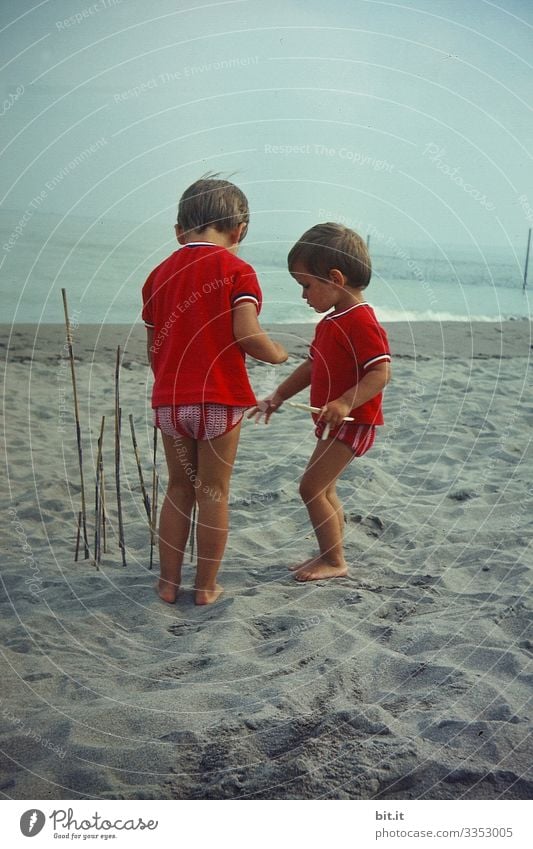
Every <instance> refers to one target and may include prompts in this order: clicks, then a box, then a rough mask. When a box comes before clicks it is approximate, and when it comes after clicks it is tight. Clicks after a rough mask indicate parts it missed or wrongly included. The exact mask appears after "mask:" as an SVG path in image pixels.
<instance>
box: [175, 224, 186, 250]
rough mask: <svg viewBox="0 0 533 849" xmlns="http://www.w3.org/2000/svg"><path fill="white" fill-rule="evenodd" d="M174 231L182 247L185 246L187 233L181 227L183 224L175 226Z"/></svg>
mask: <svg viewBox="0 0 533 849" xmlns="http://www.w3.org/2000/svg"><path fill="white" fill-rule="evenodd" d="M174 231H175V233H176V239H177V240H178V242H179V243H180V245H184V244H185V231H184V229H183V227H182V226H181V224H175V225H174Z"/></svg>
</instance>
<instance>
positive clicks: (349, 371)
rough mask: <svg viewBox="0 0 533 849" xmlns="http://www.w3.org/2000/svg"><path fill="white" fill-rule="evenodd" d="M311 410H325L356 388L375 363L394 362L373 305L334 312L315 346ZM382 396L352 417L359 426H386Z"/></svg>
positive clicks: (319, 329) (321, 324)
mask: <svg viewBox="0 0 533 849" xmlns="http://www.w3.org/2000/svg"><path fill="white" fill-rule="evenodd" d="M309 357H310V358H311V364H312V365H311V406H313V407H323V406H324V404H327V403H328V402H329V401H335V400H336V399H337V398H339V397H340V396H341V395H343V394H344V393H345V392H346V391H347V390H348V389H351V388H352V387H353V386H356V385H357V384H358V383H359V381H360V380H361V379H362V378H363V377H364V376H365V374H366V373H367V371H368V369H369V368H370V367H371V366H372V365H374V364H375V363H380V362H390V359H391V356H390V351H389V342H388V339H387V334H386V332H385V330H384V329H383V327H382V326H381V325H380V323H379V322H378V320H377V318H376V315H375V313H374V310H373V309H372V307H371V306H369V304H356V305H355V306H353V307H349V308H348V309H347V310H344V311H343V312H340V313H336V312H332V313H329V314H328V315H326V316H325V318H323V319H322V321H320V322H319V324H317V327H316V331H315V338H314V339H313V342H312V344H311V348H310V352H309ZM381 401H382V393H381V392H380V393H379V395H376V396H375V397H374V398H371V399H370V401H367V402H366V403H365V404H361V406H360V407H354V409H353V410H352V411H351V412H350V413H349V415H350V416H352V417H353V418H354V419H355V422H356V423H357V424H373V425H381V424H383V413H382V410H381Z"/></svg>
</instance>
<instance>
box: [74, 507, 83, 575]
mask: <svg viewBox="0 0 533 849" xmlns="http://www.w3.org/2000/svg"><path fill="white" fill-rule="evenodd" d="M80 536H81V510H80V511H79V513H78V532H77V534H76V551H75V552H74V561H75V562H77V560H78V555H79V553H80Z"/></svg>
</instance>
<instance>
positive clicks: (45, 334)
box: [0, 319, 533, 363]
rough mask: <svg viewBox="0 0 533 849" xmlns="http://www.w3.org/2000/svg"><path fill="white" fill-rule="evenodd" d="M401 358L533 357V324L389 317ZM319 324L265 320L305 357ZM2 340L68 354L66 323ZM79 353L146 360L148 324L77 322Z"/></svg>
mask: <svg viewBox="0 0 533 849" xmlns="http://www.w3.org/2000/svg"><path fill="white" fill-rule="evenodd" d="M384 325H385V328H386V330H387V333H388V336H389V341H390V346H391V351H392V354H393V356H395V357H409V358H412V359H415V360H416V359H417V358H420V357H423V358H424V359H426V358H428V357H429V358H438V359H440V360H454V359H476V358H482V359H484V358H496V359H507V358H510V357H522V358H530V357H533V330H532V323H531V322H530V321H528V320H527V319H517V320H513V321H504V322H489V321H481V322H472V323H470V322H460V321H446V322H442V323H441V322H432V321H420V322H418V321H417V322H385V323H384ZM314 327H315V325H314V324H297V323H295V324H268V323H266V324H265V328H266V329H267V330H268V331H269V332H270V333H272V334H273V335H274V336H275V337H276V338H278V339H279V340H280V341H282V342H283V343H284V344H285V345H286V346H287V347H288V349H289V351H290V353H291V354H293V355H294V356H305V355H306V352H307V346H308V345H309V342H310V341H311V339H312V336H313V330H314ZM0 329H1V335H2V340H3V342H2V345H3V347H4V350H6V349H8V358H13V359H17V360H19V361H20V360H21V359H24V360H28V359H36V360H38V361H44V360H46V361H55V360H57V358H58V357H61V356H63V352H62V351H63V345H64V341H65V327H64V325H63V324H13V325H9V324H2V325H0ZM73 330H74V353H75V356H76V358H77V359H79V360H81V361H91V360H105V359H107V358H108V357H109V356H110V355H111V354H113V352H115V351H116V348H117V345H120V346H121V349H122V351H123V352H124V361H125V362H128V361H129V362H133V361H135V362H140V363H144V362H146V340H145V331H144V327H143V325H142V324H135V325H133V326H131V325H130V324H104V325H97V324H80V326H79V327H74V328H73Z"/></svg>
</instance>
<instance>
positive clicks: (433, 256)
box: [0, 210, 533, 324]
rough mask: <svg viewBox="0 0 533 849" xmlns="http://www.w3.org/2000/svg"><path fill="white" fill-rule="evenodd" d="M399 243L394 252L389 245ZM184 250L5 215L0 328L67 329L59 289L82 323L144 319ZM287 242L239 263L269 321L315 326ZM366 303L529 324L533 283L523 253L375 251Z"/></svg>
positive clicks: (421, 314)
mask: <svg viewBox="0 0 533 849" xmlns="http://www.w3.org/2000/svg"><path fill="white" fill-rule="evenodd" d="M391 242H392V245H391ZM176 247H177V245H176V242H175V239H174V235H173V231H172V227H171V226H169V223H168V221H165V222H164V226H163V222H162V221H159V222H158V221H151V222H149V223H146V222H143V223H141V224H135V223H132V222H126V221H116V220H103V219H96V220H89V219H86V218H75V217H72V216H70V217H65V218H61V217H60V216H55V215H51V214H46V215H43V214H40V213H39V211H38V210H26V213H25V214H24V215H23V213H20V212H11V213H9V212H5V211H3V212H2V213H1V214H0V294H1V298H2V321H3V322H7V323H12V322H16V323H20V322H44V323H51V322H62V321H63V306H62V299H61V289H62V288H65V289H66V290H67V295H68V301H69V309H70V312H71V315H75V317H76V319H77V321H78V322H80V323H84V324H91V323H97V324H100V323H102V322H105V323H127V324H134V323H136V322H139V321H140V309H141V302H140V291H141V287H142V285H143V283H144V280H145V279H146V277H147V275H148V273H149V272H150V270H151V269H152V268H153V267H154V266H155V265H156V264H157V263H158V262H160V261H161V260H162V259H164V258H165V257H166V256H168V255H169V254H170V253H171V252H172V251H173V250H175V249H176ZM289 248H290V242H288V241H285V240H283V239H282V238H280V237H279V235H278V236H270V237H269V236H268V235H266V236H265V235H263V236H259V235H258V234H254V232H253V229H252V231H251V232H250V235H249V236H248V238H247V240H246V242H245V243H244V244H243V246H242V247H241V250H240V255H241V256H242V257H243V258H244V259H246V260H248V261H249V262H251V263H252V264H253V265H254V267H255V268H256V270H257V272H258V274H259V278H260V281H261V285H262V288H263V293H264V307H263V312H262V314H261V320H262V322H263V323H268V322H280V323H293V322H316V321H317V320H318V318H319V316H317V314H316V313H315V312H314V311H313V310H311V309H310V308H309V307H308V306H307V305H306V304H305V302H304V301H303V300H302V299H301V292H300V287H299V286H298V285H297V284H296V283H295V281H294V280H293V279H292V278H291V276H290V275H289V273H288V271H287V267H286V255H287V251H288V249H289ZM370 248H371V255H372V262H373V276H372V280H371V283H370V286H369V288H368V290H367V300H368V301H369V302H370V303H371V304H372V305H373V306H374V307H375V309H376V312H377V314H378V316H379V318H380V320H382V321H384V322H388V321H389V322H390V321H422V320H431V321H437V322H438V321H499V320H502V319H508V318H531V304H532V301H533V296H532V293H533V258H532V261H531V277H532V279H531V282H530V283H529V285H528V286H527V287H526V291H525V292H524V291H523V290H522V274H523V271H522V264H523V260H524V256H523V254H524V247H522V248H521V249H520V248H519V249H518V251H514V250H513V249H512V248H508V249H505V250H504V249H501V248H500V249H497V248H494V247H491V248H484V249H481V248H479V247H474V246H472V247H471V248H465V247H463V246H460V247H454V246H446V248H444V247H442V246H435V245H431V246H430V245H427V246H423V245H422V246H421V245H416V246H412V245H411V246H410V245H408V244H403V243H400V242H399V241H396V240H389V243H388V244H379V243H378V242H376V243H375V244H371V245H370Z"/></svg>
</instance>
